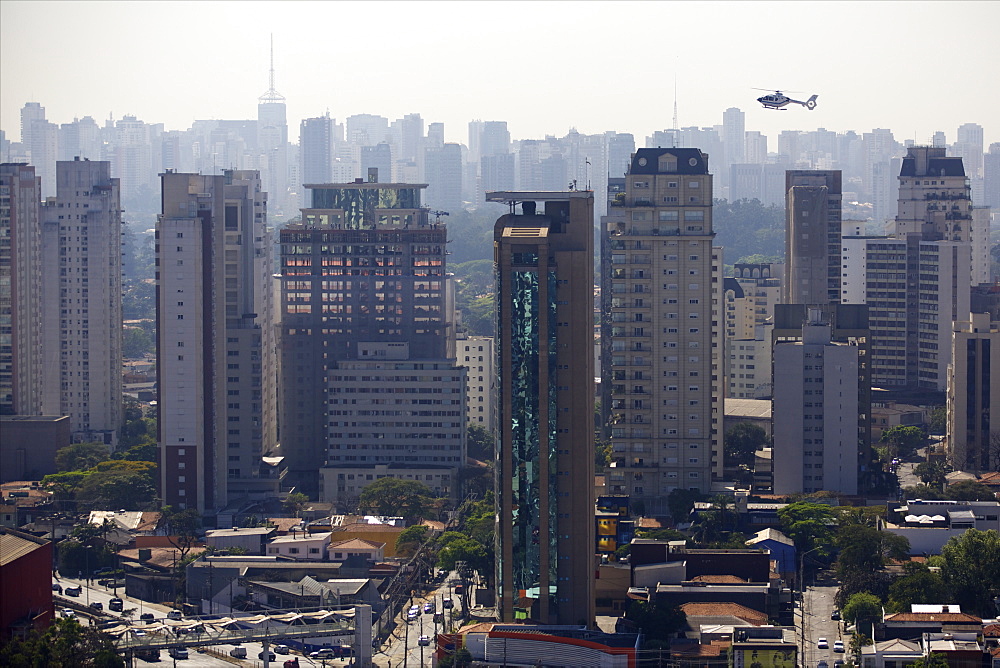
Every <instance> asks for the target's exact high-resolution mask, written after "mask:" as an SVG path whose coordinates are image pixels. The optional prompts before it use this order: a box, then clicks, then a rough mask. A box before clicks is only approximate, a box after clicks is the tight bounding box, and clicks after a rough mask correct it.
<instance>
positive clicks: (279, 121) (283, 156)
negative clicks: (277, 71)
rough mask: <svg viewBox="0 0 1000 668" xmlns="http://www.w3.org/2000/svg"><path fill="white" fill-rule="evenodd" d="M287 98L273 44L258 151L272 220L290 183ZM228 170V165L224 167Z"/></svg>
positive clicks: (259, 116) (261, 100)
mask: <svg viewBox="0 0 1000 668" xmlns="http://www.w3.org/2000/svg"><path fill="white" fill-rule="evenodd" d="M286 112H287V109H286V105H285V96H284V95H282V94H281V93H279V92H278V91H277V90H276V89H275V87H274V41H273V39H272V42H271V68H270V70H269V71H268V85H267V90H266V91H264V94H263V95H261V96H260V97H258V98H257V151H258V154H259V160H260V162H259V166H260V177H261V185H262V188H263V191H264V192H266V193H269V194H270V210H271V215H272V216H273V215H274V214H276V213H282V212H283V209H284V199H285V197H284V194H285V191H286V190H287V183H288V119H287V114H286ZM222 167H228V165H222Z"/></svg>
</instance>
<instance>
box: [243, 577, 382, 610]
mask: <svg viewBox="0 0 1000 668" xmlns="http://www.w3.org/2000/svg"><path fill="white" fill-rule="evenodd" d="M378 586H379V582H377V581H375V580H371V579H367V578H366V579H351V580H347V579H344V580H339V579H338V580H326V581H320V580H317V579H316V578H313V577H310V576H308V575H307V576H305V577H303V578H301V579H300V580H298V581H295V582H274V581H270V580H250V581H248V582H247V590H248V597H249V598H250V599H251V600H252V601H253V602H254V603H256V604H257V605H259V606H261V607H263V608H271V609H276V610H287V609H291V608H319V607H339V606H346V607H351V606H354V605H357V604H365V605H370V606H372V612H373V613H374V614H376V615H378V614H380V613H381V612H382V610H383V608H384V604H383V602H382V596H381V594H380V593H379V590H378Z"/></svg>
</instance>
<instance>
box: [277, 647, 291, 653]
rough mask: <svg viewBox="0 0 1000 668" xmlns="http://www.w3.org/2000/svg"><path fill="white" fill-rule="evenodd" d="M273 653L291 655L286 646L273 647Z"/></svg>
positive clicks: (289, 649)
mask: <svg viewBox="0 0 1000 668" xmlns="http://www.w3.org/2000/svg"><path fill="white" fill-rule="evenodd" d="M274 652H275V654H291V653H292V650H291V648H290V647H289V646H288V645H275V646H274Z"/></svg>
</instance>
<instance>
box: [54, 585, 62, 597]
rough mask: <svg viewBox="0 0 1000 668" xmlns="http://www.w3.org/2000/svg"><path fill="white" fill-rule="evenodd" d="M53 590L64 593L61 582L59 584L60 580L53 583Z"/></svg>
mask: <svg viewBox="0 0 1000 668" xmlns="http://www.w3.org/2000/svg"><path fill="white" fill-rule="evenodd" d="M52 591H54V592H57V593H60V594H61V593H62V585H61V584H59V583H58V582H55V583H53V584H52Z"/></svg>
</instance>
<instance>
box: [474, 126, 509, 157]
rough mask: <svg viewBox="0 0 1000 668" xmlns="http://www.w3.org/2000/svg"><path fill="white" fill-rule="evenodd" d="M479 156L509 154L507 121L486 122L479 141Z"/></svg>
mask: <svg viewBox="0 0 1000 668" xmlns="http://www.w3.org/2000/svg"><path fill="white" fill-rule="evenodd" d="M479 150H480V155H481V156H487V155H501V154H504V153H510V132H508V131H507V121H486V122H484V123H483V131H482V134H481V136H480V140H479Z"/></svg>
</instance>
